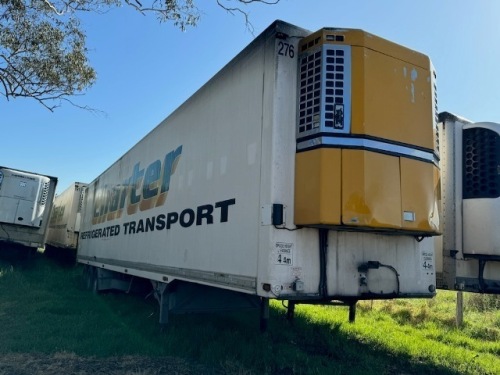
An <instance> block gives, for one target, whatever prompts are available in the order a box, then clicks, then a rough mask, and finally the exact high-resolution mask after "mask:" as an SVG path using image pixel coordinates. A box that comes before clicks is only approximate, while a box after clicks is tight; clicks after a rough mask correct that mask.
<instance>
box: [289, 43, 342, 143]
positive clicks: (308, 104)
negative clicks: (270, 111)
mask: <svg viewBox="0 0 500 375" xmlns="http://www.w3.org/2000/svg"><path fill="white" fill-rule="evenodd" d="M299 61H300V62H299V74H300V76H299V114H298V128H297V137H303V136H306V135H309V134H314V133H317V132H346V131H347V130H348V129H344V126H345V125H346V124H347V121H346V120H345V117H346V116H347V113H348V111H350V108H349V107H348V105H347V101H349V100H350V88H348V87H347V86H349V85H350V79H349V78H350V67H349V64H350V55H348V49H347V48H346V47H345V46H336V45H323V46H321V47H319V48H316V49H314V50H312V51H311V50H309V51H307V52H306V53H304V54H303V55H301V56H300V58H299Z"/></svg>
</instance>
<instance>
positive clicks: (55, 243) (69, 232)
mask: <svg viewBox="0 0 500 375" xmlns="http://www.w3.org/2000/svg"><path fill="white" fill-rule="evenodd" d="M86 187H87V184H85V183H82V182H74V183H72V184H71V185H70V186H69V187H68V188H67V189H66V190H64V191H63V192H62V193H61V194H58V195H56V197H55V199H54V206H53V208H52V213H51V215H50V221H49V229H48V234H47V240H46V245H48V246H52V247H56V248H61V249H69V250H74V251H75V252H76V248H77V245H78V235H79V233H80V223H81V212H82V207H83V199H84V196H85V188H86Z"/></svg>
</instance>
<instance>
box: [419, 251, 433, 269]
mask: <svg viewBox="0 0 500 375" xmlns="http://www.w3.org/2000/svg"><path fill="white" fill-rule="evenodd" d="M420 263H421V267H422V272H426V273H433V272H434V253H433V252H432V251H428V250H427V251H426V250H422V256H421V259H420Z"/></svg>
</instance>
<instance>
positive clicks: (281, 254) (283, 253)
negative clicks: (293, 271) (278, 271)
mask: <svg viewBox="0 0 500 375" xmlns="http://www.w3.org/2000/svg"><path fill="white" fill-rule="evenodd" d="M273 258H274V264H277V265H283V266H293V243H290V242H276V244H275V248H274V251H273Z"/></svg>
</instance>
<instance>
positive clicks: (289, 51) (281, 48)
mask: <svg viewBox="0 0 500 375" xmlns="http://www.w3.org/2000/svg"><path fill="white" fill-rule="evenodd" d="M278 55H280V56H287V57H290V58H292V59H293V58H294V57H295V48H294V47H293V46H292V45H291V44H288V43H285V42H281V41H280V42H279V43H278Z"/></svg>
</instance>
